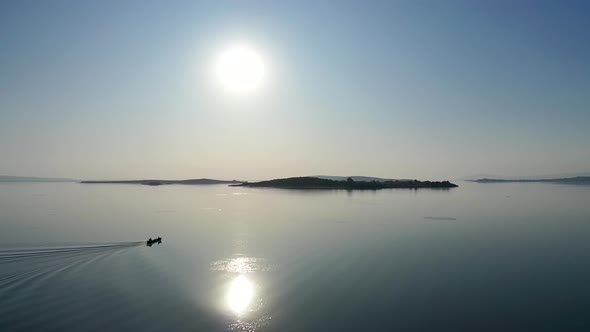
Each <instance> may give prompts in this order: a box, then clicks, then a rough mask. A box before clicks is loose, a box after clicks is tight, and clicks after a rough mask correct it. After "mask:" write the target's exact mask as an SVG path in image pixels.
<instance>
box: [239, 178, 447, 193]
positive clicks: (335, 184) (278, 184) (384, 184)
mask: <svg viewBox="0 0 590 332" xmlns="http://www.w3.org/2000/svg"><path fill="white" fill-rule="evenodd" d="M231 186H235V187H266V188H284V189H346V190H377V189H388V188H410V189H412V188H414V189H415V188H454V187H458V186H457V185H456V184H454V183H451V182H449V181H418V180H390V181H380V182H378V181H354V180H353V179H352V178H348V179H347V180H344V181H336V180H330V179H320V178H315V177H294V178H286V179H275V180H269V181H260V182H244V183H241V184H234V185H231Z"/></svg>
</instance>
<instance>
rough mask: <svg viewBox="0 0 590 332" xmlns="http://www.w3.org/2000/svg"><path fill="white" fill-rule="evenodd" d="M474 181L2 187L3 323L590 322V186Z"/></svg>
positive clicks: (3, 327) (534, 327)
mask: <svg viewBox="0 0 590 332" xmlns="http://www.w3.org/2000/svg"><path fill="white" fill-rule="evenodd" d="M458 184H459V185H460V187H459V188H454V189H450V190H425V189H420V190H409V189H393V190H382V191H363V192H360V191H355V192H347V191H296V190H278V189H261V188H258V189H252V188H239V187H234V188H232V187H227V186H224V185H212V186H182V185H171V186H160V187H149V186H141V185H110V184H101V185H90V184H76V183H36V184H35V183H2V184H0V331H35V330H43V331H91V330H95V331H104V330H106V331H112V330H142V331H164V330H169V331H363V330H365V331H385V330H388V331H589V330H590V315H589V312H590V186H575V185H559V184H540V183H529V184H476V183H467V182H458ZM158 235H159V236H162V237H163V243H162V244H161V245H154V246H153V247H146V246H145V243H143V244H142V243H137V242H138V241H145V240H146V239H147V238H148V237H156V236H158Z"/></svg>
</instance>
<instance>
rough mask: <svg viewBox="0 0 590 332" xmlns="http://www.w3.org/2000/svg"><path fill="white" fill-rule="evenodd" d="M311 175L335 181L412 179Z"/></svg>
mask: <svg viewBox="0 0 590 332" xmlns="http://www.w3.org/2000/svg"><path fill="white" fill-rule="evenodd" d="M310 177H312V178H318V179H326V180H334V181H345V180H346V179H348V178H351V179H353V180H354V181H377V182H385V181H409V180H410V179H384V178H378V177H373V176H362V175H354V176H331V175H312V176H310Z"/></svg>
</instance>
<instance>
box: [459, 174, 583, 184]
mask: <svg viewBox="0 0 590 332" xmlns="http://www.w3.org/2000/svg"><path fill="white" fill-rule="evenodd" d="M467 181H470V182H477V183H509V182H519V183H529V182H544V183H567V184H590V176H576V177H573V178H560V179H536V180H531V179H528V180H526V179H514V180H510V179H488V178H483V179H477V180H467Z"/></svg>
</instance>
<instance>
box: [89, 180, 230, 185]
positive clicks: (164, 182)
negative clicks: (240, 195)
mask: <svg viewBox="0 0 590 332" xmlns="http://www.w3.org/2000/svg"><path fill="white" fill-rule="evenodd" d="M80 183H90V184H99V183H103V184H104V183H110V184H142V185H146V186H162V185H167V184H187V185H188V184H192V185H207V184H238V183H241V181H236V180H231V181H227V180H215V179H188V180H120V181H80Z"/></svg>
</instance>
